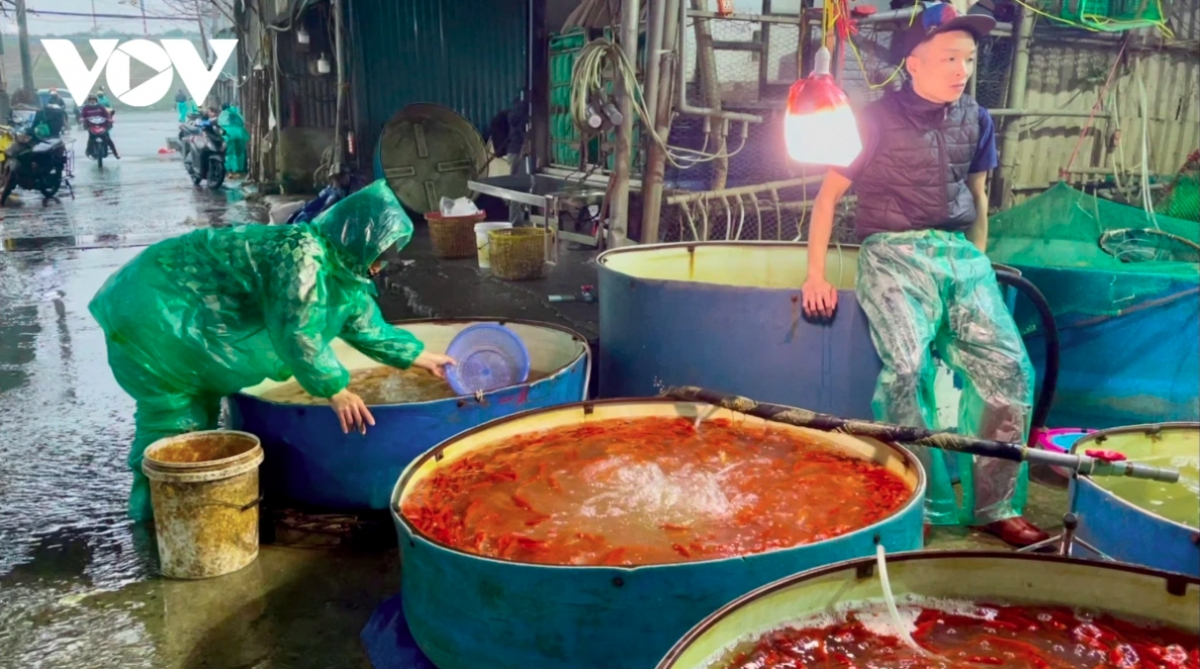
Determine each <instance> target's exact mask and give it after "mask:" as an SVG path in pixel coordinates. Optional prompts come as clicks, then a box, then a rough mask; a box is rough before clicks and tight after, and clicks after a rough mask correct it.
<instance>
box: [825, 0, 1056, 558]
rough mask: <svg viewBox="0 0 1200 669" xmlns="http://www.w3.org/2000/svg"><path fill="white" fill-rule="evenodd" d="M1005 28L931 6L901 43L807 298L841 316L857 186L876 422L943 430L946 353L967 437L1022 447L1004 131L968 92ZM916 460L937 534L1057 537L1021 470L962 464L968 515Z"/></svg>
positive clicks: (922, 451) (1026, 391)
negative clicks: (843, 267) (990, 241)
mask: <svg viewBox="0 0 1200 669" xmlns="http://www.w3.org/2000/svg"><path fill="white" fill-rule="evenodd" d="M995 25H996V21H995V19H993V18H991V17H990V16H980V15H967V16H960V15H958V14H957V12H956V11H955V10H954V7H953V6H952V5H950V4H948V3H936V2H927V3H922V11H921V12H920V14H919V15H918V16H917V17H916V18H915V20H914V21H913V25H912V26H911V27H910V28H909V29H908V30H907V31H905V32H904V33H900V34H897V35H896V36H895V37H893V47H894V48H896V49H897V50H898V51H899V54H898V55H900V56H901V57H902V58H903V59H904V61H903V62H904V67H905V69H904V71H905V72H906V73H907V81H906V82H905V83H904V85H903V86H902V87H901V88H900V90H898V91H889V92H888V93H887V94H886V95H884V97H883V98H882V99H881V100H879V101H878V102H876V103H873V104H872V105H870V106H869V107H867V108H866V109H865V110H864V112H863V114H862V115H861V116H860V124H859V125H860V127H861V129H862V135H863V137H862V139H863V150H862V153H861V154H860V155H859V157H858V159H857V160H856V161H855V162H854V164H852V165H850V166H849V167H846V168H835V169H833V170H831V171H830V172H828V173H827V174H826V176H825V180H824V182H823V183H822V185H821V191H820V192H819V193H818V194H817V198H816V201H815V203H814V205H813V219H812V227H811V230H810V233H809V264H808V278H807V280H806V281H805V283H804V290H803V295H804V309H805V311H806V312H807V313H808V314H809V315H811V316H825V317H828V316H832V315H833V311H834V308H835V307H836V305H837V290H836V289H835V287H834V286H832V285H831V284H830V283H829V281H828V280H826V278H825V256H826V251H827V250H828V246H829V238H830V233H831V230H832V228H833V213H834V209H835V207H836V204H837V202H838V200H839V199H840V198H841V196H842V195H843V194H844V193H845V192H846V190H847V189H848V188H849V187H850V185H851V183H853V185H854V187H855V191H856V194H857V195H858V209H857V213H856V214H855V222H854V228H855V234H856V235H857V237H858V238H859V240H860V241H861V242H862V246H861V248H860V249H859V255H858V277H857V285H856V286H855V290H856V293H857V296H858V302H859V304H860V305H861V306H862V308H863V311H865V312H866V314H867V319H868V320H869V321H870V326H871V340H872V341H873V342H874V344H875V350H876V351H877V352H878V353H879V357H880V358H881V359H882V361H883V371H882V372H881V373H880V375H879V382H878V385H877V386H876V390H875V396H874V399H873V401H872V409H873V410H874V413H875V417H876V418H878V419H881V420H885V421H888V422H891V423H898V424H901V425H911V426H915V427H923V428H936V427H937V403H936V399H935V396H934V387H933V386H934V373H935V367H934V363H933V355H934V354H936V355H937V356H938V357H939V358H941V359H942V360H943V361H944V362H945V363H946V364H947V365H949V366H950V367H951V368H952V369H953V370H954V371H956V372H957V373H958V374H959V376H960V377H961V378H962V379H963V381H964V388H963V393H962V397H961V400H960V402H959V416H958V426H957V427H958V431H959V432H960V433H963V434H969V435H972V436H976V437H983V438H986V439H995V440H999V441H1005V442H1014V443H1024V442H1025V440H1026V438H1027V433H1028V430H1029V422H1030V416H1031V414H1032V405H1033V388H1034V376H1033V367H1032V365H1031V364H1030V362H1029V356H1028V354H1027V353H1026V351H1025V345H1024V342H1023V341H1022V339H1021V334H1020V333H1019V332H1018V331H1017V327H1016V324H1015V323H1014V322H1013V318H1012V316H1011V315H1010V314H1009V311H1008V308H1007V306H1006V304H1005V301H1004V298H1003V296H1002V294H1001V292H1000V287H999V284H998V283H997V281H996V273H995V271H994V270H993V269H992V263H991V261H990V260H988V257H987V256H986V255H985V254H984V250H985V249H986V246H987V237H988V234H987V222H988V219H987V214H988V198H987V190H986V180H987V173H988V172H990V171H991V170H992V169H994V168H995V167H996V164H997V155H996V139H995V129H994V126H993V123H992V120H991V117H990V116H989V115H988V113H987V110H986V109H983V108H982V107H981V106H980V105H979V104H978V103H976V102H975V101H974V100H973V99H971V97H970V96H969V95H964V94H963V91H964V90H965V89H966V86H967V81H968V80H969V79H970V78H971V74H972V72H973V71H974V67H975V54H976V42H977V41H978V40H979V38H980V37H982V36H983V35H986V34H987V33H988V32H990V31H991V30H992V28H994V27H995ZM913 450H914V451H915V452H916V454H917V456H918V457H919V458H920V459H921V462H922V464H923V465H924V466H925V471H926V472H927V474H928V476H929V485H928V489H927V493H926V498H925V519H926V522H927V523H929V524H930V525H972V526H976V527H978V528H979V529H981V530H983V531H986V532H988V533H991V534H994V535H996V536H998V537H1000V538H1001V539H1003V540H1004V541H1005V542H1007V543H1009V544H1012V545H1014V546H1028V545H1030V544H1033V543H1036V542H1038V541H1041V540H1043V539H1046V533H1045V532H1042V531H1041V530H1040V529H1038V528H1037V527H1035V526H1034V525H1033V524H1031V523H1029V522H1028V521H1026V520H1025V519H1024V518H1023V517H1022V507H1023V505H1024V502H1025V491H1026V485H1027V483H1026V482H1027V476H1028V475H1027V472H1026V470H1025V466H1024V465H1023V464H1022V465H1018V464H1017V463H1013V462H1008V461H1005V460H999V459H995V458H984V457H974V458H972V457H971V456H969V455H960V456H959V458H958V463H959V466H958V472H959V475H960V476H961V479H962V497H963V504H962V506H961V507H959V505H958V502H957V500H956V494H955V491H954V489H953V487H952V486H951V478H950V474H949V473H948V470H947V467H946V462H945V457H946V454H944V453H943V452H942V451H940V450H938V449H933V448H922V447H913Z"/></svg>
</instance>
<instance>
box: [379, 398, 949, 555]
mask: <svg viewBox="0 0 1200 669" xmlns="http://www.w3.org/2000/svg"><path fill="white" fill-rule="evenodd" d="M622 404H661V405H668V404H670V405H679V404H686V405H692V406H711V405H706V404H704V403H703V402H681V401H680V400H676V399H672V398H669V397H646V398H637V397H625V398H620V397H618V398H608V399H601V400H585V401H582V402H571V403H569V404H557V405H554V406H550V407H542V408H538V409H527V410H525V411H521V412H518V413H514V414H509V415H507V416H501V417H500V418H495V419H493V420H490V421H488V422H486V423H483V424H481V425H477V426H475V427H473V428H470V429H467V430H463V431H462V432H459V433H458V434H456V435H454V436H452V437H449V438H447V439H445V440H443V441H442V442H440V443H438V444H437V445H436V446H434V447H433V448H431V449H429V450H427V451H425V452H424V453H422V454H421V455H419V456H417V457H416V458H413V460H412V461H411V462H409V463H408V465H407V466H406V467H405V468H404V470H403V471H401V472H400V478H399V479H397V481H396V485H395V486H394V487H393V488H392V496H391V501H390V502H389V503H388V512H389V513H390V514H391V516H392V521H393V522H396V523H403V525H404V527H405V528H406V529H407V530H408V531H409V532H410V533H412V534H413V535H414V536H416V537H418V538H420V539H421V540H423V541H425V542H427V543H429V544H430V545H432V546H435V547H437V548H439V549H441V550H444V551H449V552H451V553H454V554H456V555H460V556H465V557H469V558H474V559H477V560H487V561H489V562H495V563H499V564H503V565H508V566H512V567H520V568H530V567H533V568H538V569H564V570H567V569H588V570H601V569H606V570H610V571H620V572H633V571H638V570H648V569H663V568H673V567H689V566H692V565H709V564H715V563H718V562H723V561H732V560H745V559H748V558H756V557H760V556H765V555H773V554H776V553H781V552H784V551H791V550H796V549H800V548H807V547H810V546H819V545H821V544H823V543H825V542H828V541H836V540H838V539H843V538H845V537H848V536H850V535H853V534H857V533H859V532H866V531H868V530H872V529H878V528H879V526H880V525H882V524H883V523H885V522H887V521H889V520H892V519H894V518H896V517H897V516H899V515H901V514H903V513H906V512H908V511H910V510H911V509H912V507H913V506H914V505H915V506H920V507H921V513H922V514H924V507H925V488H926V486H927V485H928V482H927V480H926V479H927V476H926V474H925V468H924V467H923V466H922V465H921V461H920V459H918V458H917V456H916V455H915V454H914V453H913V452H912V451H910V450H909V449H908V448H906V447H904V446H902V445H900V444H897V443H895V442H890V441H882V440H879V439H874V438H873V437H857V436H855V435H850V436H854V437H855V438H856V439H873V440H874V441H876V442H878V443H879V444H882V445H883V446H886V447H888V448H891V449H892V450H893V451H895V452H896V453H897V454H899V455H900V456H901V457H902V458H903V459H904V462H905V464H906V465H907V466H908V467H910V468H912V469H913V470H914V471H915V472H916V474H917V482H916V485H915V486H914V487H913V490H912V493H911V494H910V495H909V498H908V500H907V501H906V502H905V503H904V504H902V505H901V506H900V507H899V508H897V509H896V510H895V511H893V512H892V513H890V514H888V515H887V516H885V517H883V518H880V519H879V520H877V521H875V522H874V523H871V524H870V525H864V526H862V527H860V528H857V529H855V530H853V531H851V532H847V533H846V534H840V535H838V536H836V537H830V538H828V539H822V540H820V541H814V542H812V543H807V544H799V545H796V546H788V547H785V548H774V549H771V550H768V551H763V552H761V553H750V554H747V555H735V556H731V557H719V558H711V559H708V560H689V561H687V562H664V563H655V564H644V565H632V566H627V565H599V564H588V565H573V564H570V565H567V564H541V563H537V562H518V561H516V560H504V559H501V558H496V557H491V556H487V555H479V554H477V553H472V552H470V551H465V550H462V549H459V548H454V547H452V546H447V545H446V544H444V543H442V542H440V541H437V540H436V539H433V538H432V537H430V536H428V535H426V534H425V533H424V532H422V531H421V530H419V529H417V527H416V526H415V525H413V524H412V522H411V521H410V520H409V519H408V518H407V517H406V516H405V515H404V514H403V513H401V512H400V509H399V506H398V502H399V498H400V496H401V495H402V494H403V492H404V490H405V488H407V487H408V484H409V483H410V481H411V479H412V476H413V474H414V473H415V472H416V471H417V470H418V469H420V467H421V465H423V464H424V463H425V462H426V461H428V460H430V459H431V458H432V459H441V458H440V456H441V453H442V451H444V450H445V449H446V448H447V447H449V446H451V445H453V444H454V443H455V442H457V441H458V440H460V439H462V438H464V437H469V436H472V435H475V434H478V433H480V432H483V431H485V430H488V429H491V428H492V427H495V426H497V425H501V424H503V423H506V422H510V421H515V420H518V419H522V418H527V417H529V416H534V415H537V414H542V413H550V412H552V411H563V410H574V409H582V410H583V411H584V414H585V415H591V414H592V413H593V412H594V410H595V407H597V406H614V405H622ZM726 411H728V410H726ZM735 413H736V412H735ZM760 420H761V419H760ZM766 422H769V421H766ZM818 431H819V430H818ZM872 559H874V558H872Z"/></svg>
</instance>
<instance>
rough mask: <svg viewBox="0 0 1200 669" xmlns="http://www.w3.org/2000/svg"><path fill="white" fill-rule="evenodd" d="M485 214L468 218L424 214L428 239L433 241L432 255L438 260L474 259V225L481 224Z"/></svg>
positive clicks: (437, 213) (472, 215) (480, 213)
mask: <svg viewBox="0 0 1200 669" xmlns="http://www.w3.org/2000/svg"><path fill="white" fill-rule="evenodd" d="M485 218H487V212H484V211H481V212H479V213H476V214H471V215H470V216H442V215H441V213H439V212H436V211H431V212H429V213H428V214H425V222H426V223H428V224H429V237H430V239H432V240H433V255H435V256H437V257H439V258H474V257H475V254H476V248H475V224H476V223H482V222H483V219H485Z"/></svg>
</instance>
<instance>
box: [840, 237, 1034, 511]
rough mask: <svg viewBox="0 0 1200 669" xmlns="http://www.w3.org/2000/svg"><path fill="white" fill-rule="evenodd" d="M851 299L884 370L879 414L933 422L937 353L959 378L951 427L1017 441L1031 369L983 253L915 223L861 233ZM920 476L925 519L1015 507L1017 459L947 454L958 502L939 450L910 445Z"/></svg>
mask: <svg viewBox="0 0 1200 669" xmlns="http://www.w3.org/2000/svg"><path fill="white" fill-rule="evenodd" d="M856 292H857V295H858V301H859V304H861V305H862V308H863V310H864V311H865V312H866V314H867V318H868V320H869V321H870V324H871V339H872V341H873V342H874V344H875V350H876V351H877V352H878V353H879V357H880V358H881V359H882V360H883V371H882V372H881V373H880V375H879V382H878V385H877V386H876V389H875V396H874V398H873V400H872V403H871V407H872V410H873V412H874V414H875V418H876V419H877V420H881V421H885V422H889V423H896V424H900V425H909V426H913V427H922V428H928V429H939V426H938V421H937V403H936V401H935V398H934V378H935V372H936V367H935V366H934V364H933V360H932V356H933V355H935V354H936V355H937V356H938V357H939V358H941V359H942V360H943V361H944V362H945V363H946V364H947V365H948V366H949V367H950V368H951V369H952V370H954V372H955V373H956V374H957V375H958V376H959V377H960V378H961V379H962V381H963V392H962V398H961V401H960V404H959V409H958V432H959V434H966V435H971V436H976V437H981V438H986V439H995V440H999V441H1005V442H1013V443H1024V442H1025V439H1026V434H1027V432H1028V430H1029V420H1030V416H1031V414H1032V408H1033V407H1032V405H1033V392H1034V375H1033V367H1032V365H1031V364H1030V362H1029V355H1028V354H1027V353H1026V351H1025V344H1024V342H1023V341H1022V339H1021V335H1020V332H1019V331H1018V330H1017V326H1016V323H1015V322H1014V321H1013V318H1012V315H1011V314H1010V313H1009V310H1008V306H1007V305H1006V304H1005V302H1004V298H1003V296H1002V294H1001V292H1000V287H999V285H998V284H997V282H996V274H995V271H994V270H993V269H992V264H991V261H990V260H988V258H987V256H986V255H984V254H983V253H981V252H980V251H979V249H977V248H976V247H975V245H974V244H972V243H971V242H970V241H968V240H967V238H966V237H965V236H964V235H963V234H962V233H951V232H943V231H939V230H923V231H915V232H900V233H881V234H875V235H872V236H870V237H868V238H867V239H866V240H865V241H864V242H863V244H862V247H861V251H860V253H859V259H858V284H857V286H856ZM909 448H911V449H912V450H913V451H914V452H916V454H917V457H919V458H920V459H921V462H922V464H923V465H924V466H925V471H926V473H927V474H928V478H929V481H928V488H927V493H926V498H925V518H926V522H927V523H930V524H933V525H958V524H962V525H985V524H988V523H992V522H995V521H998V520H1004V519H1006V518H1012V517H1014V516H1019V515H1021V512H1022V509H1023V507H1024V505H1025V493H1026V486H1027V480H1028V474H1027V468H1026V465H1025V464H1024V463H1021V464H1018V463H1014V462H1009V461H1007V460H999V459H996V458H984V457H974V456H970V455H964V454H955V455H956V457H957V458H958V465H959V466H958V470H959V475H960V477H961V482H962V490H963V505H962V507H961V508H960V507H959V505H958V503H957V501H956V497H955V494H954V489H953V487H952V484H951V480H950V474H949V472H948V471H947V468H946V461H945V455H946V454H944V453H943V452H942V451H941V450H940V449H936V448H932V449H931V448H923V447H920V446H909Z"/></svg>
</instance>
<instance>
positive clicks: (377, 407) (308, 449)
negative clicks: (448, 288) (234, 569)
mask: <svg viewBox="0 0 1200 669" xmlns="http://www.w3.org/2000/svg"><path fill="white" fill-rule="evenodd" d="M478 323H500V324H502V325H504V326H506V327H507V328H509V329H510V330H512V331H513V332H515V333H516V334H517V335H518V336H519V337H520V338H521V340H522V341H523V342H524V343H525V346H526V347H527V348H528V350H529V360H530V369H531V371H530V376H529V379H528V380H527V381H525V382H524V383H517V384H514V385H510V386H507V387H504V388H499V389H496V390H492V391H490V392H485V393H479V394H476V395H470V396H462V397H459V396H457V395H455V394H454V392H453V391H450V390H449V387H448V386H447V387H446V390H447V391H449V392H448V393H447V394H445V395H443V396H440V397H438V398H436V399H429V400H427V401H411V400H407V399H403V398H391V399H389V398H387V397H384V398H381V399H382V400H383V401H380V402H376V401H373V400H372V399H369V398H366V397H364V400H365V401H366V402H367V404H368V405H370V407H371V413H372V415H373V416H374V417H375V426H374V427H371V428H368V429H367V433H366V434H365V435H362V434H358V433H351V434H345V433H343V432H342V429H341V426H340V424H339V423H338V419H337V415H336V414H334V412H333V411H331V410H330V409H329V407H328V406H320V405H314V404H300V403H289V402H282V401H274V400H271V399H270V397H271V392H272V391H273V390H275V389H278V388H279V387H280V386H281V385H283V384H281V383H279V382H275V381H266V382H263V383H261V384H259V385H257V386H254V387H253V388H246V389H244V390H243V391H242V392H240V393H238V394H236V395H232V396H231V397H230V398H229V400H230V401H229V408H230V418H231V420H232V425H233V426H235V427H237V428H238V429H241V430H245V431H247V432H252V433H254V434H256V435H258V436H259V438H261V439H262V442H263V449H264V451H265V452H266V455H267V460H266V464H265V465H264V467H263V482H264V486H263V488H264V490H265V492H266V494H268V495H270V496H271V497H270V499H271V500H272V502H276V501H278V502H283V503H288V504H293V505H296V506H299V507H303V508H309V509H328V510H361V509H385V508H387V506H388V501H389V499H390V498H391V493H392V488H393V487H394V486H395V484H396V478H397V477H398V476H400V472H401V471H402V470H403V469H404V467H405V466H407V465H408V463H409V462H410V461H412V459H413V458H415V457H417V456H419V455H420V454H422V453H424V452H425V451H427V450H429V449H430V448H432V447H434V446H436V445H437V444H438V443H439V442H441V441H442V440H444V439H448V438H450V437H452V436H454V435H456V434H458V433H459V432H462V431H464V430H468V429H470V428H473V427H475V426H477V425H480V424H482V423H486V422H487V421H489V420H492V419H494V418H500V417H502V416H507V415H509V414H513V413H517V412H520V411H524V410H526V409H538V408H543V407H549V406H554V405H558V404H566V403H569V402H578V401H579V400H581V399H584V398H585V397H586V393H587V386H588V378H589V376H590V370H591V350H590V349H589V348H588V345H587V341H586V340H585V339H584V338H583V335H580V334H578V333H576V332H574V331H572V330H568V329H566V328H562V327H559V326H557V325H552V324H549V323H538V322H533V321H511V320H510V321H484V320H465V319H464V320H451V319H447V320H436V321H408V322H401V323H397V325H398V326H399V327H402V328H404V329H406V330H408V331H409V332H411V333H413V334H414V335H415V336H416V337H417V338H418V339H420V340H421V341H423V342H425V345H426V349H427V350H429V351H436V352H444V351H445V350H446V347H447V346H448V345H449V344H450V341H451V340H453V339H454V337H455V336H456V335H457V334H458V333H459V332H461V331H463V330H464V329H466V328H467V327H469V326H471V325H475V324H478ZM333 349H334V352H335V353H337V356H338V359H339V360H341V362H342V364H343V365H345V366H346V368H347V369H348V370H350V372H351V374H355V373H359V372H362V371H364V370H370V369H379V368H380V365H379V364H378V363H376V362H374V361H372V360H370V359H369V358H367V357H366V356H364V355H363V354H361V353H359V352H358V351H356V350H354V349H353V348H351V347H350V346H349V345H347V344H345V343H344V342H342V341H341V340H335V341H334V344H333ZM421 374H423V372H421Z"/></svg>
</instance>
